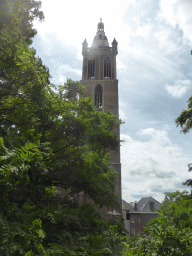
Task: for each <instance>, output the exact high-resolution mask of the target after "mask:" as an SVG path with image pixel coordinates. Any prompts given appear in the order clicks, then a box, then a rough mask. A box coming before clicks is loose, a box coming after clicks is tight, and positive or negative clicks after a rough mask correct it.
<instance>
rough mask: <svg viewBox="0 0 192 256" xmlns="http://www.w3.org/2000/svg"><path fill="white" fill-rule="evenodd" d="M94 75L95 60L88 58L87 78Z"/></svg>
mask: <svg viewBox="0 0 192 256" xmlns="http://www.w3.org/2000/svg"><path fill="white" fill-rule="evenodd" d="M91 77H95V60H88V79H90V78H91Z"/></svg>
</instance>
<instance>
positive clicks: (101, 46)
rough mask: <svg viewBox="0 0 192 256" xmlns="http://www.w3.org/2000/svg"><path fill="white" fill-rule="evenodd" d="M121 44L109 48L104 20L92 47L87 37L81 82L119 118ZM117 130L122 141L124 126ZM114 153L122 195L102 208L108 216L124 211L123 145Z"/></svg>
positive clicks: (88, 93)
mask: <svg viewBox="0 0 192 256" xmlns="http://www.w3.org/2000/svg"><path fill="white" fill-rule="evenodd" d="M117 44H118V43H117V41H116V40H115V39H114V40H113V42H112V47H109V43H108V40H107V37H106V36H105V32H104V24H103V22H102V21H100V22H99V23H98V27H97V33H96V36H95V37H94V40H93V44H92V46H91V47H88V44H87V41H86V39H85V41H84V42H83V46H82V55H83V69H82V80H81V84H82V85H85V87H86V92H85V94H84V96H85V97H90V96H92V99H93V104H94V105H95V106H96V107H97V108H98V111H110V112H111V113H112V114H114V115H116V116H117V117H119V105H118V80H117V78H116V55H117ZM114 132H115V133H116V134H118V135H117V136H118V140H120V135H119V134H120V128H119V127H118V128H117V129H116V130H115V131H114ZM110 155H111V163H110V164H111V166H112V167H113V168H114V172H115V173H117V174H118V182H117V184H116V188H115V193H116V195H117V196H118V205H117V206H116V207H115V209H107V208H106V209H105V207H104V208H103V209H101V210H100V213H101V215H102V216H107V213H108V215H110V214H111V215H115V214H116V215H118V214H122V208H121V164H120V147H119V149H118V152H116V151H110ZM105 218H107V217H105Z"/></svg>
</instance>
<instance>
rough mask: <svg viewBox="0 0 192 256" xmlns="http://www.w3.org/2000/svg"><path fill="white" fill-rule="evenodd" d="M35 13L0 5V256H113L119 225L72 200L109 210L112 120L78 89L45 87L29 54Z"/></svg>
mask: <svg viewBox="0 0 192 256" xmlns="http://www.w3.org/2000/svg"><path fill="white" fill-rule="evenodd" d="M40 6H41V2H40V1H34V0H31V1H29V0H14V1H11V0H7V1H6V0H3V1H1V2H0V7H1V8H0V254H1V255H26V256H32V255H118V254H119V247H118V245H119V244H120V242H121V236H120V235H119V234H120V233H121V232H122V230H123V224H122V221H119V220H109V221H104V220H102V219H101V217H100V215H99V213H98V212H97V211H96V210H95V208H94V207H93V205H91V204H87V205H80V204H79V203H78V201H76V200H75V197H74V195H75V194H77V193H79V192H81V191H85V192H86V194H87V195H88V196H89V198H91V199H92V201H93V203H94V204H96V205H98V207H102V206H103V205H107V206H113V205H114V204H115V202H116V200H117V198H116V196H115V194H114V182H115V180H116V175H115V174H114V172H113V170H112V168H111V167H110V165H109V162H110V155H109V153H108V150H109V149H112V150H116V149H117V148H118V145H119V141H118V140H117V137H116V135H115V134H114V133H113V131H114V130H115V127H116V126H118V125H119V120H117V118H116V117H115V116H113V115H112V114H111V113H109V112H108V113H103V112H98V111H97V110H96V108H95V107H93V104H92V100H91V98H83V97H81V95H82V93H83V92H84V89H83V87H82V86H81V85H80V84H79V82H73V81H71V80H70V79H68V80H67V83H66V84H65V85H64V86H60V87H59V88H57V90H56V88H55V87H54V86H53V85H52V84H51V83H50V81H49V79H50V74H49V70H48V68H47V67H46V66H44V65H43V64H42V61H41V59H40V58H38V57H37V56H36V52H35V49H33V48H31V47H29V45H30V44H31V42H32V38H33V37H34V35H35V34H36V30H35V29H34V28H33V20H34V19H35V18H37V19H39V20H42V19H43V13H42V12H41V11H40ZM55 187H60V188H62V189H63V190H64V191H65V195H66V196H64V197H59V196H58V194H57V193H56V190H55ZM67 194H68V195H67Z"/></svg>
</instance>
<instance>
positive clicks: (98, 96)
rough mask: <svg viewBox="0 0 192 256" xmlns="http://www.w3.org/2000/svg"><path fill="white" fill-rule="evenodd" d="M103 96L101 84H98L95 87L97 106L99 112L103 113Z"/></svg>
mask: <svg viewBox="0 0 192 256" xmlns="http://www.w3.org/2000/svg"><path fill="white" fill-rule="evenodd" d="M102 94H103V89H102V86H101V85H100V84H97V85H96V87H95V106H96V107H97V109H98V110H99V111H102Z"/></svg>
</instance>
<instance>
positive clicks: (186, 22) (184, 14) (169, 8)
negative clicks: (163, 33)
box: [160, 0, 192, 42]
mask: <svg viewBox="0 0 192 256" xmlns="http://www.w3.org/2000/svg"><path fill="white" fill-rule="evenodd" d="M160 7H161V13H160V16H161V18H163V19H164V20H165V21H166V22H167V23H169V24H171V25H172V26H173V27H176V26H177V25H179V27H180V28H181V29H182V30H183V32H184V37H185V38H186V39H188V40H190V41H191V42H192V16H191V14H192V3H191V1H190V0H169V1H167V0H161V1H160Z"/></svg>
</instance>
